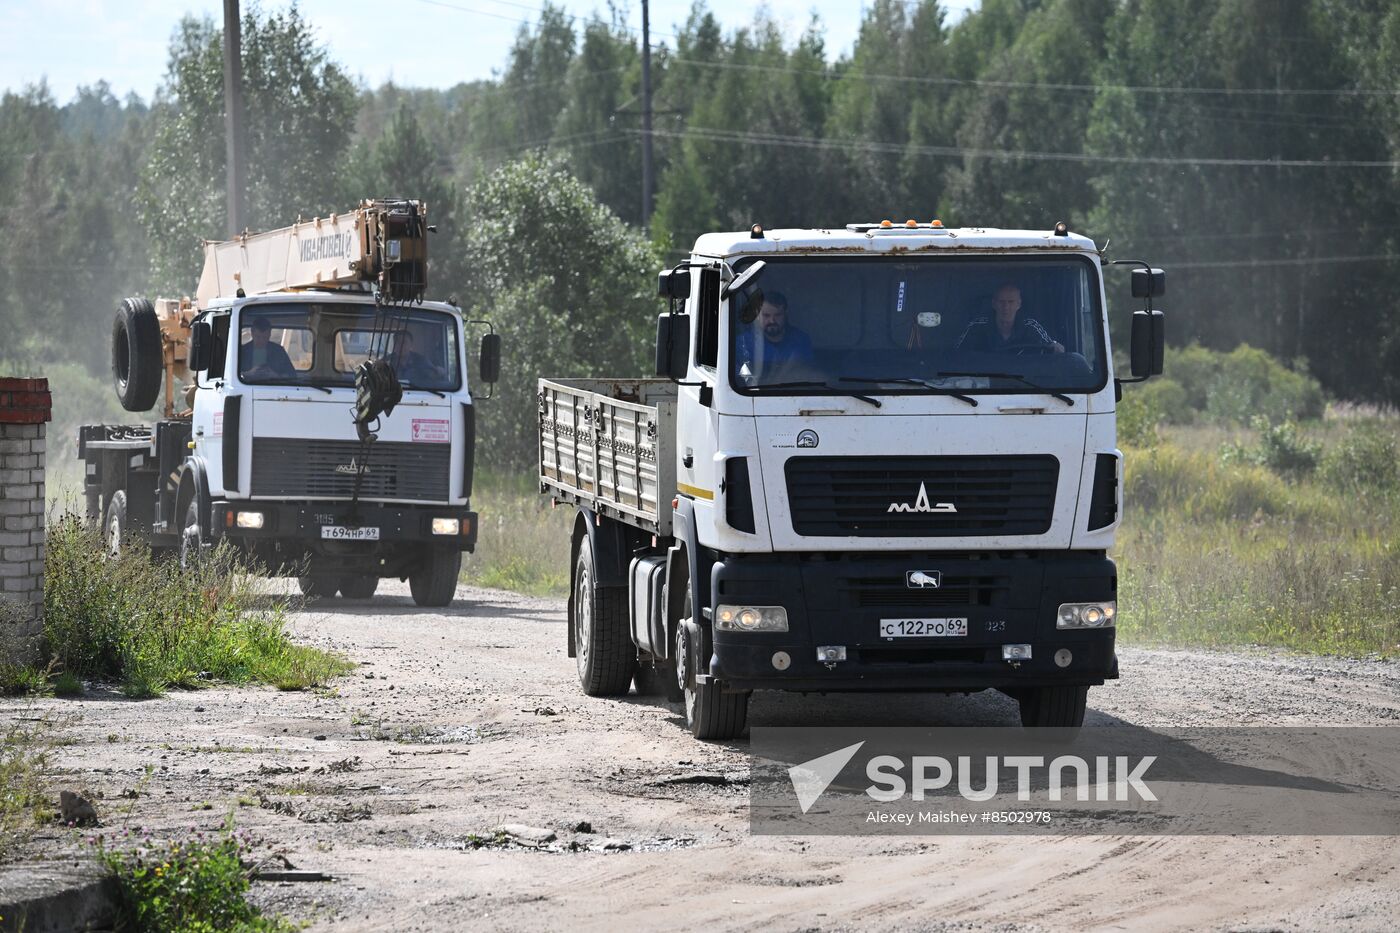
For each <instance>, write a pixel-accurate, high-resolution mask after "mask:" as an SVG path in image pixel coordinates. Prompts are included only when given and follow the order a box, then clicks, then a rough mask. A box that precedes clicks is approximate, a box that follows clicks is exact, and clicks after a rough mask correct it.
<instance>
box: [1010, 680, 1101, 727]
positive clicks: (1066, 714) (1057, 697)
mask: <svg viewBox="0 0 1400 933" xmlns="http://www.w3.org/2000/svg"><path fill="white" fill-rule="evenodd" d="M1088 697H1089V688H1088V687H1074V686H1055V687H1030V688H1027V689H1025V690H1022V691H1018V693H1017V696H1016V699H1017V702H1019V703H1020V704H1021V725H1022V726H1025V727H1026V728H1028V729H1031V728H1036V727H1045V728H1060V729H1065V728H1070V729H1077V728H1079V727H1080V726H1082V725H1084V704H1085V701H1086V700H1087V699H1088Z"/></svg>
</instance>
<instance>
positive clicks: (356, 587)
mask: <svg viewBox="0 0 1400 933" xmlns="http://www.w3.org/2000/svg"><path fill="white" fill-rule="evenodd" d="M377 589H379V578H378V577H375V576H346V577H341V578H340V595H341V596H344V597H345V598H346V599H370V598H372V597H373V596H374V591H375V590H377Z"/></svg>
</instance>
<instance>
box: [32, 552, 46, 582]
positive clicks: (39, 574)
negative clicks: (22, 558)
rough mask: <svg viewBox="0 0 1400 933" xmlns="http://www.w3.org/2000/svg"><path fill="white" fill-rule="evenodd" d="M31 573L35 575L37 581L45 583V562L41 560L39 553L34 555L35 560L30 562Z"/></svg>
mask: <svg viewBox="0 0 1400 933" xmlns="http://www.w3.org/2000/svg"><path fill="white" fill-rule="evenodd" d="M29 572H30V573H31V574H33V576H34V579H35V580H38V581H41V582H42V581H43V579H44V562H43V561H42V560H40V559H39V555H38V554H37V553H36V554H35V555H34V559H33V560H31V561H30V562H29Z"/></svg>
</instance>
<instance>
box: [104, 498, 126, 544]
mask: <svg viewBox="0 0 1400 933" xmlns="http://www.w3.org/2000/svg"><path fill="white" fill-rule="evenodd" d="M126 532H127V527H126V493H124V492H122V491H121V490H117V491H116V492H114V493H112V499H111V501H110V502H108V503H107V515H106V517H105V518H104V519H103V520H102V539H103V542H104V543H105V544H106V545H107V556H108V557H120V556H121V553H122V545H123V544H124V543H125V542H126Z"/></svg>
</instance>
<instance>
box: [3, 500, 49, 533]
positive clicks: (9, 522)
mask: <svg viewBox="0 0 1400 933" xmlns="http://www.w3.org/2000/svg"><path fill="white" fill-rule="evenodd" d="M7 505H14V506H21V508H17V509H15V510H14V511H8V512H7V511H6V510H5V506H7ZM0 517H3V522H4V526H5V527H4V529H3V530H5V531H33V530H35V529H36V528H42V527H43V525H42V524H41V523H40V521H39V516H38V515H34V514H32V513H31V512H30V509H29V503H28V502H25V501H23V500H19V499H17V500H15V501H14V502H10V501H8V500H5V499H0Z"/></svg>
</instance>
